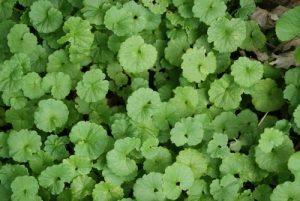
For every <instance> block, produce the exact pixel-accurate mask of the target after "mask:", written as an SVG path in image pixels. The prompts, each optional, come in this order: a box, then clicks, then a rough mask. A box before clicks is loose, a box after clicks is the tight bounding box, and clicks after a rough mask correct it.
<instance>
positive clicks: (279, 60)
mask: <svg viewBox="0 0 300 201" xmlns="http://www.w3.org/2000/svg"><path fill="white" fill-rule="evenodd" d="M272 58H274V59H275V60H274V61H272V62H270V64H271V65H275V66H276V67H277V68H283V69H288V68H290V67H291V66H295V65H296V61H295V57H294V52H293V51H290V52H285V53H282V54H279V55H276V54H272Z"/></svg>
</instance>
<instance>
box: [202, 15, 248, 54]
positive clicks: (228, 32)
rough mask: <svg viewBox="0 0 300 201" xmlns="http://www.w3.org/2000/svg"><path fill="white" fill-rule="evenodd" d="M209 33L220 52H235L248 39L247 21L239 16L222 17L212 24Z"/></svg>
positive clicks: (211, 40) (210, 40)
mask: <svg viewBox="0 0 300 201" xmlns="http://www.w3.org/2000/svg"><path fill="white" fill-rule="evenodd" d="M207 35H208V38H207V40H208V42H213V43H214V48H215V49H216V50H218V51H219V52H234V51H236V50H237V48H238V47H239V46H241V45H242V43H243V41H244V40H245V39H246V23H245V22H244V21H243V20H241V19H238V18H232V19H231V20H228V19H226V18H222V19H219V20H217V21H215V22H214V23H212V24H211V26H210V27H209V28H208V30H207Z"/></svg>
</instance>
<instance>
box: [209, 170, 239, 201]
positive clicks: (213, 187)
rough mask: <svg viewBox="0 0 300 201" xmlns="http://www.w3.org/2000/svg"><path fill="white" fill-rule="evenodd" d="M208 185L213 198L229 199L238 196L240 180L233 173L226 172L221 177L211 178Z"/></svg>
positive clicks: (228, 200)
mask: <svg viewBox="0 0 300 201" xmlns="http://www.w3.org/2000/svg"><path fill="white" fill-rule="evenodd" d="M209 187H210V193H211V194H212V195H213V197H214V199H215V200H224V201H230V200H235V199H236V198H237V197H238V195H239V194H238V191H239V190H240V188H241V187H242V182H241V181H240V180H239V179H237V178H235V177H234V176H233V175H230V174H228V175H225V176H223V177H222V178H221V179H215V180H213V181H212V182H211V184H210V186H209Z"/></svg>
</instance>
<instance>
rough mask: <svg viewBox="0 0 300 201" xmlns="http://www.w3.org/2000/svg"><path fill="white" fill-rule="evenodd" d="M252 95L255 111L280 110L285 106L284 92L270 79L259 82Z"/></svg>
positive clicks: (253, 88) (251, 91) (252, 90)
mask: <svg viewBox="0 0 300 201" xmlns="http://www.w3.org/2000/svg"><path fill="white" fill-rule="evenodd" d="M250 95H251V96H252V103H253V105H254V107H255V109H256V110H258V111H261V112H271V111H275V110H278V109H280V108H281V106H282V105H283V104H284V99H283V92H282V90H281V89H280V88H278V87H277V84H276V82H275V81H274V80H272V79H269V78H267V79H263V80H259V81H258V83H256V84H255V85H254V86H253V87H251V90H250Z"/></svg>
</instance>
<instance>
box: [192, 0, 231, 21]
mask: <svg viewBox="0 0 300 201" xmlns="http://www.w3.org/2000/svg"><path fill="white" fill-rule="evenodd" d="M226 9H227V7H226V4H225V2H224V1H223V0H196V1H195V2H194V6H193V13H194V16H195V17H197V18H199V19H200V21H202V22H204V23H205V24H208V25H210V24H211V23H212V22H214V21H215V20H217V19H218V18H221V17H224V16H225V14H226Z"/></svg>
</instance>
